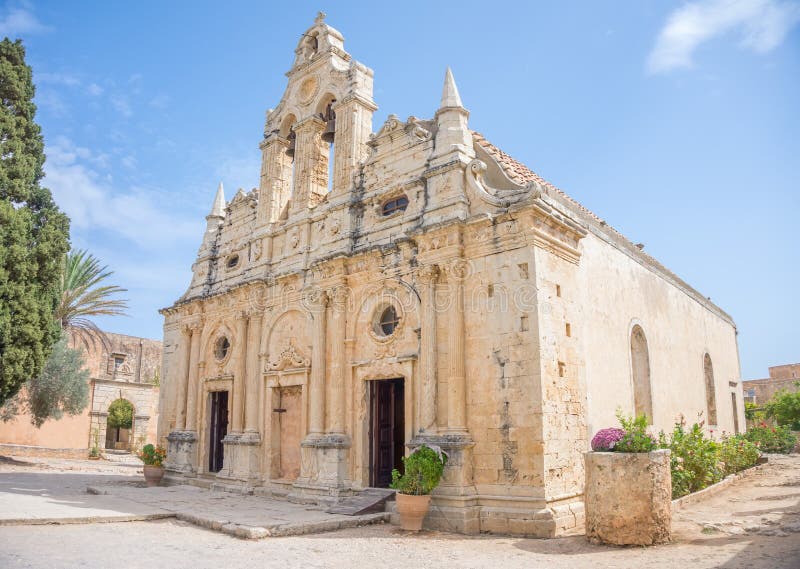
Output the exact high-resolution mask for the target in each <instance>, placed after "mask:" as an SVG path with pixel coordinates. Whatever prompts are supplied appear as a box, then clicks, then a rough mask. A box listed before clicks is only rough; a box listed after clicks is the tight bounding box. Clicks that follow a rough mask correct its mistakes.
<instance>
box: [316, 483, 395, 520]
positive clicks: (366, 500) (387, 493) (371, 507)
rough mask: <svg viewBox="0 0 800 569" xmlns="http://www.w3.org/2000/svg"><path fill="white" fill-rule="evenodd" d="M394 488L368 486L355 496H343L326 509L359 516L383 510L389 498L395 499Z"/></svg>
mask: <svg viewBox="0 0 800 569" xmlns="http://www.w3.org/2000/svg"><path fill="white" fill-rule="evenodd" d="M394 494H395V491H394V490H389V489H386V488H368V489H367V490H364V491H362V492H359V493H358V494H356V495H355V496H348V497H347V498H342V499H341V500H339V501H338V502H337V503H336V504H334V505H333V506H331V507H330V508H328V509H327V510H325V511H326V512H328V513H329V514H344V515H346V516H359V515H362V514H366V513H370V512H382V511H384V508H385V507H386V502H387V501H388V500H394Z"/></svg>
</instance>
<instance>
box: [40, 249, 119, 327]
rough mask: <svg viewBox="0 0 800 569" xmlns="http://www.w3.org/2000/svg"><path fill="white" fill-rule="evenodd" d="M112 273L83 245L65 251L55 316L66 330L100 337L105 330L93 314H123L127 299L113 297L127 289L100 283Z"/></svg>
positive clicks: (105, 280)
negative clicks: (101, 328)
mask: <svg viewBox="0 0 800 569" xmlns="http://www.w3.org/2000/svg"><path fill="white" fill-rule="evenodd" d="M112 274H114V273H113V271H110V270H108V267H107V266H100V261H99V260H98V259H97V258H96V257H95V256H94V255H92V254H91V253H89V252H88V251H86V250H84V249H77V250H75V251H70V252H68V253H67V255H66V257H65V261H64V272H63V274H62V277H61V301H60V302H59V304H58V306H57V307H56V311H55V318H56V320H58V322H59V323H60V324H61V329H62V330H64V331H65V332H67V331H70V332H74V333H75V334H76V335H78V336H80V337H82V339H83V340H84V342H86V340H87V339H92V340H94V339H96V338H100V339H103V340H104V334H103V332H102V331H101V330H100V328H98V326H97V324H95V323H94V322H92V320H91V318H92V317H93V316H125V315H126V313H125V310H126V309H127V308H128V301H127V300H123V299H120V298H114V296H115V295H118V294H120V293H123V292H127V289H124V288H122V287H119V286H116V285H109V284H103V283H104V282H107V279H108V278H109V277H110V276H111V275H112Z"/></svg>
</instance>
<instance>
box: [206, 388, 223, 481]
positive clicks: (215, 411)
mask: <svg viewBox="0 0 800 569" xmlns="http://www.w3.org/2000/svg"><path fill="white" fill-rule="evenodd" d="M209 400H210V401H209V402H210V405H209V407H210V409H209V411H210V412H209V429H208V433H209V437H208V471H209V472H219V471H220V470H222V460H223V457H224V453H225V447H224V445H223V444H222V439H224V438H225V435H226V434H228V392H227V391H212V392H211V393H209Z"/></svg>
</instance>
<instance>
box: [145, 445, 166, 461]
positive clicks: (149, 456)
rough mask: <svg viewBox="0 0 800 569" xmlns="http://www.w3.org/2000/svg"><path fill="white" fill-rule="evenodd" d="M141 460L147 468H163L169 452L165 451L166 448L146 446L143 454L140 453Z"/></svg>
mask: <svg viewBox="0 0 800 569" xmlns="http://www.w3.org/2000/svg"><path fill="white" fill-rule="evenodd" d="M139 458H140V459H142V462H143V463H145V465H147V466H161V465H162V463H163V462H164V460H165V459H166V458H167V451H166V450H164V447H157V446H154V445H151V444H147V445H144V448H142V452H140V453H139Z"/></svg>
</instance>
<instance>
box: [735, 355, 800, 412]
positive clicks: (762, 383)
mask: <svg viewBox="0 0 800 569" xmlns="http://www.w3.org/2000/svg"><path fill="white" fill-rule="evenodd" d="M798 381H800V363H797V364H783V365H779V366H772V367H770V368H769V377H767V378H764V379H748V380H745V381H744V382H743V383H742V388H743V389H744V400H745V401H747V402H748V403H755V404H756V405H763V404H764V403H766V402H767V401H769V400H770V399H772V396H773V395H775V394H776V393H777V392H778V391H781V390H783V389H785V390H786V391H797V389H798V388H797V386H796V385H795V383H796V382H798Z"/></svg>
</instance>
